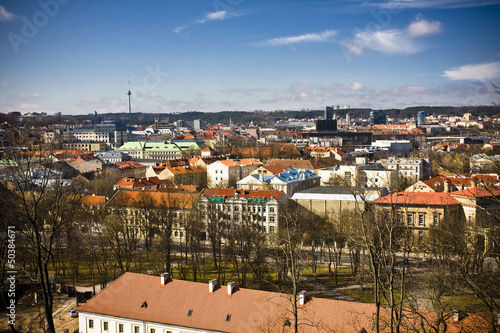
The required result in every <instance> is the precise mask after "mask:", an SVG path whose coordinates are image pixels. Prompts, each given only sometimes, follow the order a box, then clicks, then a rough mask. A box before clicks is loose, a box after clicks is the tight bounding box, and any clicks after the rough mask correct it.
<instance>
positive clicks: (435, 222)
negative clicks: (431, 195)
mask: <svg viewBox="0 0 500 333" xmlns="http://www.w3.org/2000/svg"><path fill="white" fill-rule="evenodd" d="M433 222H434V225H437V224H438V223H439V215H438V214H434V218H433Z"/></svg>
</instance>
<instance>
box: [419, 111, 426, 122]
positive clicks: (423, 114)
mask: <svg viewBox="0 0 500 333" xmlns="http://www.w3.org/2000/svg"><path fill="white" fill-rule="evenodd" d="M422 124H425V111H418V112H417V126H420V125H422Z"/></svg>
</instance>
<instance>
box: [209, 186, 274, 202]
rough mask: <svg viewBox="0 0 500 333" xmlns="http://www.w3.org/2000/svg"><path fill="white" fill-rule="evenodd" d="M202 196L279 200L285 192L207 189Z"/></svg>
mask: <svg viewBox="0 0 500 333" xmlns="http://www.w3.org/2000/svg"><path fill="white" fill-rule="evenodd" d="M201 194H202V195H204V196H206V197H208V198H210V197H224V198H228V197H235V196H236V194H238V196H239V197H244V198H266V199H271V198H276V200H279V199H280V197H281V195H282V194H283V191H276V190H235V189H232V188H205V189H204V190H203V191H201Z"/></svg>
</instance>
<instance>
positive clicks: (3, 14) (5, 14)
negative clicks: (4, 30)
mask: <svg viewBox="0 0 500 333" xmlns="http://www.w3.org/2000/svg"><path fill="white" fill-rule="evenodd" d="M16 18H17V16H16V15H14V14H12V13H10V12H9V11H8V10H7V9H5V7H4V6H0V22H7V21H13V20H15V19H16Z"/></svg>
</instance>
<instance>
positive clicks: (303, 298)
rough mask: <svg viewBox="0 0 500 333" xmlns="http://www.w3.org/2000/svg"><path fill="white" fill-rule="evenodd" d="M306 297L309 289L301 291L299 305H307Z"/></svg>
mask: <svg viewBox="0 0 500 333" xmlns="http://www.w3.org/2000/svg"><path fill="white" fill-rule="evenodd" d="M306 298H307V291H305V290H302V291H301V292H300V293H299V306H304V305H306Z"/></svg>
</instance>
